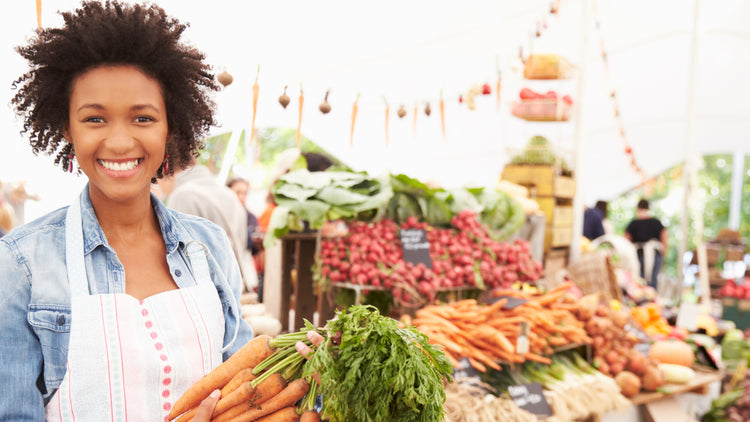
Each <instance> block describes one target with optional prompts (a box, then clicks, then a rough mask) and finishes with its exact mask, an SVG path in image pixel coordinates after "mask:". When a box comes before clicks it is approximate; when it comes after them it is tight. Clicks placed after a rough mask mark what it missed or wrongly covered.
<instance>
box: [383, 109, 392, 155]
mask: <svg viewBox="0 0 750 422" xmlns="http://www.w3.org/2000/svg"><path fill="white" fill-rule="evenodd" d="M383 102H385V147H386V148H388V118H389V116H390V114H391V108H390V106H389V105H388V100H386V99H385V97H383Z"/></svg>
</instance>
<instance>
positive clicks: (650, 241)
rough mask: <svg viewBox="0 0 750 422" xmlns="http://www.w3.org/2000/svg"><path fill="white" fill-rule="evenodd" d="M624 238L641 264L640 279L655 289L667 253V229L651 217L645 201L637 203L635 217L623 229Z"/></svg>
mask: <svg viewBox="0 0 750 422" xmlns="http://www.w3.org/2000/svg"><path fill="white" fill-rule="evenodd" d="M624 236H625V238H626V239H628V240H629V241H631V242H632V243H633V246H635V248H636V250H637V252H638V261H639V262H640V264H641V272H640V274H641V277H643V278H644V279H645V280H646V282H647V283H648V284H649V286H651V287H653V288H656V287H657V286H656V281H657V276H658V275H659V272H660V271H661V268H662V265H663V264H664V254H665V253H666V251H667V239H668V237H667V229H666V228H665V227H664V225H662V223H661V221H659V220H658V219H657V218H655V217H653V216H652V215H651V212H650V211H649V203H648V200H646V199H641V200H640V201H638V208H637V209H636V216H635V219H633V220H632V221H631V222H630V223H629V224H628V226H627V228H625V233H624Z"/></svg>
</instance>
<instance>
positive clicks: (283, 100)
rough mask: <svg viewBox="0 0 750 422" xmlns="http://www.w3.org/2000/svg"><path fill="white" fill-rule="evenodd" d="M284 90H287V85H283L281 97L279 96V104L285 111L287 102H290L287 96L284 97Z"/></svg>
mask: <svg viewBox="0 0 750 422" xmlns="http://www.w3.org/2000/svg"><path fill="white" fill-rule="evenodd" d="M286 88H287V85H284V92H282V93H281V95H279V104H281V107H283V108H284V109H286V106H288V105H289V101H290V98H289V96H288V95H286Z"/></svg>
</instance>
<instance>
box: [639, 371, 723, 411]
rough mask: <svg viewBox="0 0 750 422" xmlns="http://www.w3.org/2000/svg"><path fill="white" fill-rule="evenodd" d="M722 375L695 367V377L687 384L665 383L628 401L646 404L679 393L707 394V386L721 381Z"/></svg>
mask: <svg viewBox="0 0 750 422" xmlns="http://www.w3.org/2000/svg"><path fill="white" fill-rule="evenodd" d="M721 379H722V375H721V373H720V372H717V371H708V370H702V369H697V370H695V378H693V380H692V381H690V382H688V383H687V384H665V385H664V386H663V387H662V388H661V389H660V390H662V391H654V392H651V393H641V394H638V395H636V396H635V397H633V398H631V399H630V401H631V402H632V403H633V404H634V405H640V404H647V403H651V402H655V401H657V400H660V399H662V398H664V397H667V396H671V395H675V394H681V393H696V394H701V395H703V394H707V393H708V388H709V386H710V385H711V384H712V383H714V382H717V381H721Z"/></svg>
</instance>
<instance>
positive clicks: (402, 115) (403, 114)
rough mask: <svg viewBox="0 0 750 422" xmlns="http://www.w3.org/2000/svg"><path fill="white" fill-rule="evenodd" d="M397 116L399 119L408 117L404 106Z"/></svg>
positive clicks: (400, 108)
mask: <svg viewBox="0 0 750 422" xmlns="http://www.w3.org/2000/svg"><path fill="white" fill-rule="evenodd" d="M396 114H397V115H398V118H399V119H403V118H404V116H406V109H405V108H404V106H401V107H399V109H398V111H397V112H396Z"/></svg>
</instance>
